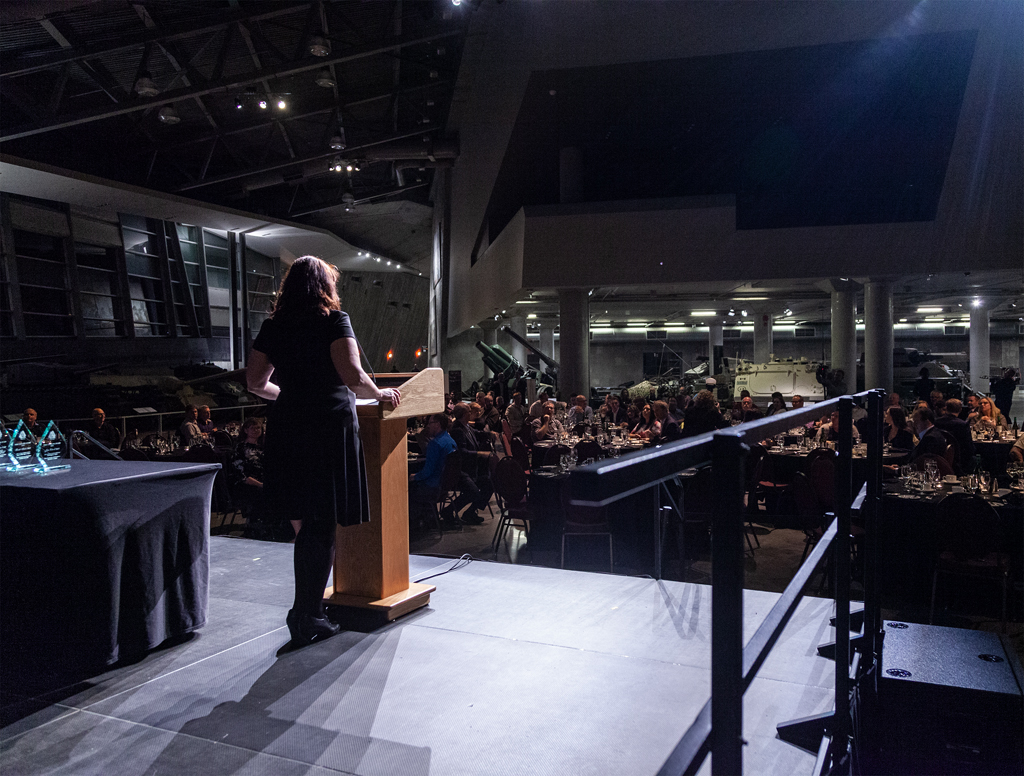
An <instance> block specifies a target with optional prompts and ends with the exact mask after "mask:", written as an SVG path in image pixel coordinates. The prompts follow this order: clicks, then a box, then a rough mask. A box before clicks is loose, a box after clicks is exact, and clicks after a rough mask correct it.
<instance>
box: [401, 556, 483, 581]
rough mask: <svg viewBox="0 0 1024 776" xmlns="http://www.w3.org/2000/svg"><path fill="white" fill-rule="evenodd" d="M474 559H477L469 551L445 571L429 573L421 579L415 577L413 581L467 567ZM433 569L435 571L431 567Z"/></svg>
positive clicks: (431, 577) (420, 579)
mask: <svg viewBox="0 0 1024 776" xmlns="http://www.w3.org/2000/svg"><path fill="white" fill-rule="evenodd" d="M474 560H477V559H476V558H474V557H473V556H472V555H470V554H469V553H466V554H464V555H462V556H460V557H459V558H457V559H456V561H455V562H454V563H453V564H452V565H451V566H450V567H449V568H446V569H445V570H444V571H439V572H437V573H436V574H428V575H427V576H425V577H420V578H419V579H415V580H413V581H414V582H425V581H426V580H428V579H433V578H434V577H440V576H441V575H443V574H447V573H448V572H449V571H456V570H458V569H461V568H465V567H466V566H468V565H469V564H470V563H472V562H473V561H474ZM431 571H433V569H431Z"/></svg>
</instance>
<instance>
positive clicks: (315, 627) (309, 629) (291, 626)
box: [285, 609, 341, 647]
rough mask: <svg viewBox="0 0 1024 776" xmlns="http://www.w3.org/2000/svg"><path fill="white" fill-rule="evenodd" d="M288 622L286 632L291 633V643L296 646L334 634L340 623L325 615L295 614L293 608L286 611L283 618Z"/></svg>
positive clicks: (339, 627) (327, 637) (302, 645)
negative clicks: (335, 622)
mask: <svg viewBox="0 0 1024 776" xmlns="http://www.w3.org/2000/svg"><path fill="white" fill-rule="evenodd" d="M285 622H286V623H287V624H288V632H289V633H290V634H291V637H292V643H293V644H294V645H295V646H297V647H304V646H306V645H307V644H312V643H313V642H314V641H323V640H324V639H329V638H330V637H331V636H334V635H336V634H337V633H338V632H339V631H340V630H341V626H340V625H335V624H334V623H333V622H331V621H330V620H328V619H327V618H326V617H313V616H312V615H308V614H307V615H305V616H302V615H299V614H296V612H295V610H294V609H290V610H289V611H288V616H287V617H286V618H285Z"/></svg>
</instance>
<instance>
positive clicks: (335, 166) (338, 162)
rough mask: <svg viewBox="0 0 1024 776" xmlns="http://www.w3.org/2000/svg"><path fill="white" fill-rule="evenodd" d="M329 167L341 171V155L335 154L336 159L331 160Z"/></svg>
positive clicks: (334, 170)
mask: <svg viewBox="0 0 1024 776" xmlns="http://www.w3.org/2000/svg"><path fill="white" fill-rule="evenodd" d="M328 169H329V170H332V171H333V172H341V170H342V165H341V157H340V156H335V157H334V159H333V160H332V161H331V164H330V166H329V167H328Z"/></svg>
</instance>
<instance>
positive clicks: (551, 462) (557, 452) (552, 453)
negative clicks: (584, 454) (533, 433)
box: [544, 445, 569, 466]
mask: <svg viewBox="0 0 1024 776" xmlns="http://www.w3.org/2000/svg"><path fill="white" fill-rule="evenodd" d="M568 454H569V448H568V447H566V446H565V445H553V446H552V447H549V448H548V449H547V452H546V453H544V465H545V466H558V464H559V463H560V462H561V460H562V456H563V455H568Z"/></svg>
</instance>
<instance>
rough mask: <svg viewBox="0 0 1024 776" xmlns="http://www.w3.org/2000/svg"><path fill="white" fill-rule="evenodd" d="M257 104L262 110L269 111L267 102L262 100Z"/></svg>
mask: <svg viewBox="0 0 1024 776" xmlns="http://www.w3.org/2000/svg"><path fill="white" fill-rule="evenodd" d="M256 104H257V105H259V106H260V110H266V109H267V101H266V100H260V101H259V102H258V103H256Z"/></svg>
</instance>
